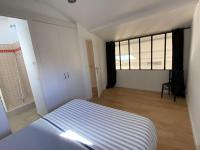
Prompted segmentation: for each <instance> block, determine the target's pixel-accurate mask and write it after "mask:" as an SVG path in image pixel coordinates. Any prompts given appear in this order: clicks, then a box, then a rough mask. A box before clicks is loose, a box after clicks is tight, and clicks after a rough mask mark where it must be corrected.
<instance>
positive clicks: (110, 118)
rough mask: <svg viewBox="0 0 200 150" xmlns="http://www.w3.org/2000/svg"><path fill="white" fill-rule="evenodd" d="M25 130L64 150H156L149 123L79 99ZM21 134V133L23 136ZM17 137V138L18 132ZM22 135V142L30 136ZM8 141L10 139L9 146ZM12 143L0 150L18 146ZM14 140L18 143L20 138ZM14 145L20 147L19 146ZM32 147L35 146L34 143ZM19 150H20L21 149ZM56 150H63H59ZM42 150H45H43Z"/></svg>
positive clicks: (130, 114)
mask: <svg viewBox="0 0 200 150" xmlns="http://www.w3.org/2000/svg"><path fill="white" fill-rule="evenodd" d="M28 128H29V129H24V130H27V131H26V132H30V130H33V131H32V133H36V132H38V130H39V133H40V134H42V135H41V136H39V137H42V136H44V134H47V133H48V134H47V135H48V136H45V137H46V138H45V139H46V140H47V141H54V140H50V139H49V140H48V138H53V139H56V140H58V139H59V140H58V141H59V142H58V141H57V142H55V143H63V142H64V144H63V145H66V150H67V149H68V148H69V144H72V143H74V144H75V145H76V146H75V149H78V150H79V149H80V150H82V149H86V150H88V149H89V150H156V146H157V136H156V129H155V126H154V124H153V123H152V121H150V120H149V119H147V118H145V117H142V116H139V115H136V114H132V113H128V112H124V111H120V110H117V109H113V108H109V107H105V106H102V105H98V104H95V103H91V102H88V101H85V100H80V99H77V100H72V101H71V102H69V103H67V104H65V105H63V106H61V107H60V108H58V109H56V110H54V111H53V112H51V113H49V114H47V115H45V116H44V117H42V118H41V119H39V120H38V121H36V122H34V123H33V124H32V125H30V126H29V127H28ZM24 130H22V131H21V132H24ZM34 130H36V131H34ZM43 132H44V133H43ZM17 134H20V132H19V133H17ZM25 135H26V136H25V137H23V138H24V139H26V140H29V138H30V136H28V135H29V134H28V133H26V134H25ZM13 136H16V135H13ZM37 136H38V134H37V135H36V137H37ZM55 137H57V138H55ZM9 138H10V139H12V140H10V141H12V142H10V143H9ZM31 138H34V136H31ZM13 139H14V138H13V137H12V136H11V137H8V138H6V139H5V140H4V141H3V142H0V149H1V148H5V149H6V150H13V149H12V148H8V147H9V146H7V147H6V145H13V144H16V143H17V142H16V141H14V140H13ZM15 139H17V140H18V141H21V140H20V136H19V135H18V138H15ZM37 139H38V140H39V138H34V140H33V139H30V140H32V141H35V142H36V141H37ZM40 139H41V138H40ZM13 141H14V142H13ZM41 141H42V140H39V141H38V142H39V144H40V145H42V146H43V145H44V146H43V147H45V145H46V144H47V143H48V142H46V144H45V142H41ZM60 141H61V142H60ZM69 141H71V143H70V142H69ZM72 141H73V142H72ZM65 142H66V143H65ZM2 143H3V146H2V145H1V144H2ZM52 143H53V142H51V143H49V144H50V145H51V144H52ZM49 144H48V145H49ZM17 145H18V146H19V144H17ZM17 145H16V146H17ZM20 145H21V144H20ZM32 145H37V142H36V143H35V144H32ZM53 145H54V146H49V147H48V148H47V149H48V150H50V149H51V148H52V147H55V146H56V144H53ZM59 145H60V144H59ZM61 145H62V144H61ZM72 145H73V144H72ZM1 146H2V147H1ZM12 147H13V146H12ZM14 147H15V146H14ZM18 149H19V148H18ZM20 149H21V150H23V148H20ZM29 149H30V148H29ZM37 149H38V147H37ZM57 149H59V150H62V149H61V148H57ZM2 150H3V149H2ZM33 150H34V148H33ZM42 150H46V149H45V148H43V149H42ZM63 150H64V149H63ZM70 150H72V148H70Z"/></svg>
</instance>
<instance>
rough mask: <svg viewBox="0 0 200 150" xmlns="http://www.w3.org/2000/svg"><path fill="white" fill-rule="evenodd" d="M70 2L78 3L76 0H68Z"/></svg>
mask: <svg viewBox="0 0 200 150" xmlns="http://www.w3.org/2000/svg"><path fill="white" fill-rule="evenodd" d="M68 2H69V3H71V4H73V3H76V0H68Z"/></svg>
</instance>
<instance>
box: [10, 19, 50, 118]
mask: <svg viewBox="0 0 200 150" xmlns="http://www.w3.org/2000/svg"><path fill="white" fill-rule="evenodd" d="M13 21H14V22H15V24H16V30H17V34H18V37H19V42H20V45H21V49H22V53H23V56H24V62H25V66H26V69H27V74H28V77H29V82H30V85H31V89H32V93H33V97H34V100H35V104H36V108H37V112H38V113H39V114H40V115H44V114H46V113H47V108H46V104H45V102H44V95H43V93H42V88H41V83H40V79H39V72H38V65H37V61H36V58H35V53H34V49H33V45H32V40H31V36H30V31H29V27H28V23H27V21H25V20H21V19H13Z"/></svg>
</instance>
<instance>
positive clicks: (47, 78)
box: [31, 22, 67, 111]
mask: <svg viewBox="0 0 200 150" xmlns="http://www.w3.org/2000/svg"><path fill="white" fill-rule="evenodd" d="M31 30H32V38H33V44H34V46H35V51H36V57H38V61H39V65H38V66H39V71H40V72H39V73H40V80H41V83H42V88H43V92H44V96H45V102H46V105H47V109H48V111H51V110H53V109H55V108H57V107H58V106H60V105H61V104H63V103H64V101H65V99H66V95H67V94H66V93H67V91H66V84H65V81H66V76H65V74H64V73H65V72H64V70H63V60H62V51H61V49H60V46H59V41H58V31H57V26H55V25H50V24H45V23H40V22H32V25H31Z"/></svg>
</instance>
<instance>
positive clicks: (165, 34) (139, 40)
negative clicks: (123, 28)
mask: <svg viewBox="0 0 200 150" xmlns="http://www.w3.org/2000/svg"><path fill="white" fill-rule="evenodd" d="M168 33H172V31H168V32H162V33H157V34H151V35H145V36H139V37H135V38H130V39H125V40H119V41H115V42H118V43H119V57H120V69H116V70H158V71H163V70H172V69H166V47H167V34H168ZM162 34H164V49H163V50H164V66H163V69H153V37H154V36H156V35H162ZM145 37H150V43H151V68H150V69H142V68H141V38H145ZM134 39H138V42H139V69H134V68H133V69H132V68H131V61H130V41H131V40H134ZM123 41H128V54H129V69H122V67H121V47H120V43H121V42H123ZM172 41H173V39H172ZM172 51H173V50H172Z"/></svg>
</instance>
